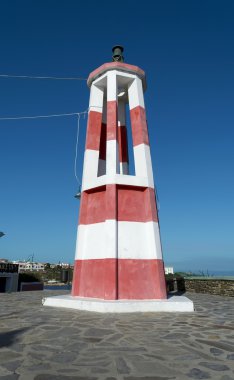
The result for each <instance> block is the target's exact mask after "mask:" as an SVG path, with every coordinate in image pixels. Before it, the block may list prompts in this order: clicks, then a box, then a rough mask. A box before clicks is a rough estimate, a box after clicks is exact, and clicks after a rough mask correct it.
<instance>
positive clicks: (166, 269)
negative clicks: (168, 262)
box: [165, 267, 174, 274]
mask: <svg viewBox="0 0 234 380" xmlns="http://www.w3.org/2000/svg"><path fill="white" fill-rule="evenodd" d="M165 274H174V268H173V267H165Z"/></svg>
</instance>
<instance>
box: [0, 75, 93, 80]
mask: <svg viewBox="0 0 234 380" xmlns="http://www.w3.org/2000/svg"><path fill="white" fill-rule="evenodd" d="M0 78H19V79H53V80H87V78H82V77H50V76H34V75H11V74H0Z"/></svg>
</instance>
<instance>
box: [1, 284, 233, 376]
mask: <svg viewBox="0 0 234 380" xmlns="http://www.w3.org/2000/svg"><path fill="white" fill-rule="evenodd" d="M58 294H64V295H65V294H68V292H67V291H59V293H58V291H34V292H20V293H11V294H1V295H0V304H1V308H0V378H1V379H18V380H47V379H48V380H66V379H67V380H73V379H76V380H84V379H85V380H115V379H117V380H170V379H174V380H184V379H188V380H192V379H214V380H216V379H217V380H218V379H219V380H233V379H234V298H231V297H221V296H212V295H208V294H193V293H190V294H188V293H186V296H187V297H188V298H189V299H191V300H192V301H193V302H194V305H195V312H192V313H185V314H183V313H168V314H167V313H131V314H100V313H93V312H87V311H79V310H72V309H62V308H46V307H43V306H42V303H41V300H42V298H43V297H47V296H55V295H58Z"/></svg>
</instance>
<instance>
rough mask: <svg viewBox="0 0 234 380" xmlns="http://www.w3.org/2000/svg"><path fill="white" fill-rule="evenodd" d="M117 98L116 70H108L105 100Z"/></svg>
mask: <svg viewBox="0 0 234 380" xmlns="http://www.w3.org/2000/svg"><path fill="white" fill-rule="evenodd" d="M116 99H117V82H116V71H115V70H113V71H109V72H108V73H107V101H108V102H110V101H113V100H115V101H116Z"/></svg>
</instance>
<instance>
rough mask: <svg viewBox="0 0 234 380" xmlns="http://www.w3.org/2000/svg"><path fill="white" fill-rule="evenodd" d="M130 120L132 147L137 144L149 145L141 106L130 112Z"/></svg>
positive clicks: (143, 111)
mask: <svg viewBox="0 0 234 380" xmlns="http://www.w3.org/2000/svg"><path fill="white" fill-rule="evenodd" d="M130 118H131V125H132V140H133V146H136V145H139V144H147V145H149V136H148V128H147V122H146V115H145V109H144V108H143V107H141V106H137V107H135V108H133V109H132V110H130Z"/></svg>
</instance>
